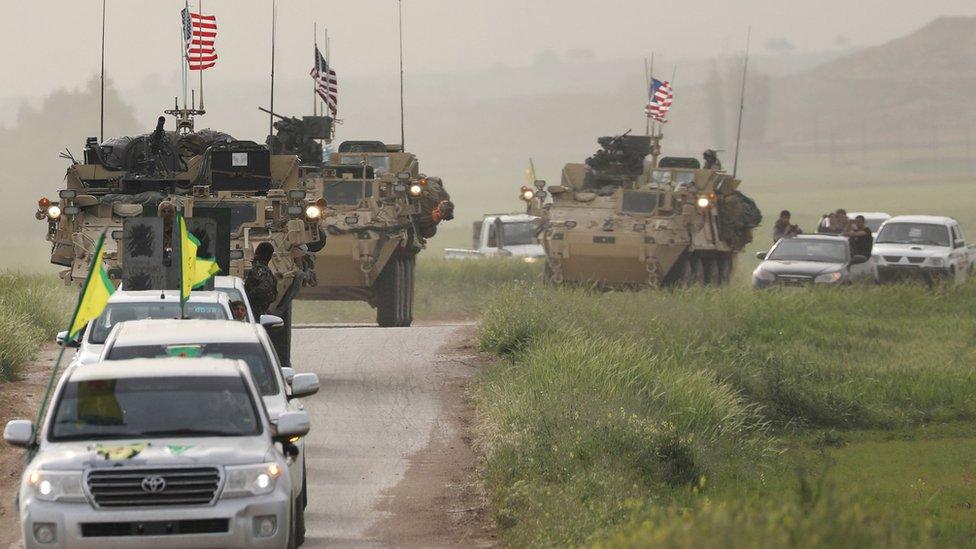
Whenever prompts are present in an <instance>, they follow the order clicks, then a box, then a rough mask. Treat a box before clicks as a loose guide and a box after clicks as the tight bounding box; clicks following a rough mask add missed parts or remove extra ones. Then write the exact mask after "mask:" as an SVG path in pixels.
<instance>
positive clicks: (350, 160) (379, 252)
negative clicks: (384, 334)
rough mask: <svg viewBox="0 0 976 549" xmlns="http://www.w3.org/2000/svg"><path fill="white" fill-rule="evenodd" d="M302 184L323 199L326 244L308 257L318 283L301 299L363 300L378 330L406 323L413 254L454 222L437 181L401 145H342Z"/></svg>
mask: <svg viewBox="0 0 976 549" xmlns="http://www.w3.org/2000/svg"><path fill="white" fill-rule="evenodd" d="M305 186H306V189H308V192H309V196H310V197H312V198H315V199H317V200H324V201H325V204H326V206H325V209H324V212H323V217H322V225H323V227H324V229H325V231H326V232H327V233H328V235H327V237H328V241H329V245H328V246H327V247H324V248H322V249H320V250H318V251H317V252H316V253H315V254H314V263H315V274H316V278H317V284H316V286H315V287H311V288H307V289H306V291H304V292H303V293H302V298H303V299H313V300H328V301H365V302H367V303H369V304H370V305H372V306H373V307H375V308H376V322H377V324H379V325H380V326H384V327H392V326H410V324H411V322H413V296H414V270H415V266H416V256H417V254H418V253H419V252H420V251H421V250H422V249H423V248H424V246H425V244H426V242H427V239H428V238H431V237H432V236H434V234H435V233H436V232H437V225H438V224H439V223H440V222H441V221H446V220H450V219H453V217H454V205H453V203H452V202H451V201H450V195H448V194H447V192H446V191H445V190H444V184H443V182H442V181H441V179H440V178H439V177H431V176H426V175H424V174H423V173H422V172H421V171H420V165H419V162H418V160H417V157H416V156H415V155H413V154H411V153H409V152H405V151H403V149H402V148H401V147H400V146H399V145H386V144H384V143H382V142H380V141H346V142H343V143H341V144H340V145H339V147H338V152H336V153H334V154H332V155H331V156H330V158H329V159H328V162H327V163H326V164H323V165H322V166H321V167H320V168H318V169H316V170H315V171H314V172H310V173H308V174H307V175H306V176H305Z"/></svg>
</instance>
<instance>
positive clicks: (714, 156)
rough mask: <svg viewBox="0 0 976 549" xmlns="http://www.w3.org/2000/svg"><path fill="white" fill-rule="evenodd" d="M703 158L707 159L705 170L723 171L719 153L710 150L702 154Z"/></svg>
mask: <svg viewBox="0 0 976 549" xmlns="http://www.w3.org/2000/svg"><path fill="white" fill-rule="evenodd" d="M702 158H704V159H705V169H706V170H721V169H722V161H721V160H719V159H718V151H716V150H713V149H708V150H707V151H705V152H704V153H702Z"/></svg>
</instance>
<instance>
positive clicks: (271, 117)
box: [268, 0, 278, 135]
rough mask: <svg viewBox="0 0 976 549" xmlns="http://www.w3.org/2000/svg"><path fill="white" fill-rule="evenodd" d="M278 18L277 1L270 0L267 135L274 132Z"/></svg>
mask: <svg viewBox="0 0 976 549" xmlns="http://www.w3.org/2000/svg"><path fill="white" fill-rule="evenodd" d="M277 19H278V2H277V0H271V108H270V109H269V110H270V111H271V114H269V115H268V135H273V134H274V71H275V27H276V24H277Z"/></svg>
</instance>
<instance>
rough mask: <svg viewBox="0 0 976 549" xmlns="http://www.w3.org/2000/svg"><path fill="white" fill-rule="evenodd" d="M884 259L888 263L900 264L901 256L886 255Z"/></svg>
mask: <svg viewBox="0 0 976 549" xmlns="http://www.w3.org/2000/svg"><path fill="white" fill-rule="evenodd" d="M884 258H885V261H887V262H888V263H898V262H899V261H901V256H900V255H886V256H884Z"/></svg>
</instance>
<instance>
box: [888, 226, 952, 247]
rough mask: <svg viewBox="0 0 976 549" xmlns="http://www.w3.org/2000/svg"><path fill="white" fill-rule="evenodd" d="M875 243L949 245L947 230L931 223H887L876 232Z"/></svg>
mask: <svg viewBox="0 0 976 549" xmlns="http://www.w3.org/2000/svg"><path fill="white" fill-rule="evenodd" d="M875 243H876V244H923V245H929V246H946V247H948V246H949V230H948V229H947V228H946V227H945V225H934V224H932V223H888V224H887V225H885V226H884V227H882V229H881V232H880V233H878V238H877V240H875Z"/></svg>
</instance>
